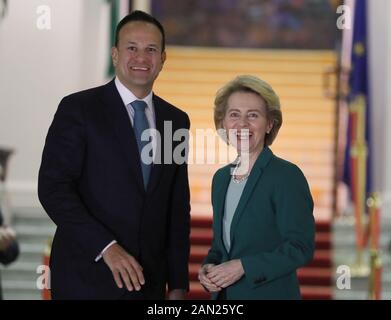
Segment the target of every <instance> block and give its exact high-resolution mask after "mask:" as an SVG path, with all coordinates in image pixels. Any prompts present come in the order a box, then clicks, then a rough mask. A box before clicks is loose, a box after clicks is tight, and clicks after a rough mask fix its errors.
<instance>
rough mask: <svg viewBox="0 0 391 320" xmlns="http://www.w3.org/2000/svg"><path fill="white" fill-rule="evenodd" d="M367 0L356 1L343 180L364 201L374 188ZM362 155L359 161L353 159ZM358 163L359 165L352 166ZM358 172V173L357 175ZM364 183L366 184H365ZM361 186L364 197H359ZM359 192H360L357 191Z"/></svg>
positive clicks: (353, 194)
mask: <svg viewBox="0 0 391 320" xmlns="http://www.w3.org/2000/svg"><path fill="white" fill-rule="evenodd" d="M366 18H367V1H366V0H356V2H355V10H354V26H353V44H352V60H351V61H352V63H351V65H352V70H351V73H350V78H349V86H350V92H349V97H348V100H349V104H350V116H349V124H348V137H347V145H346V149H345V162H344V176H343V180H344V182H345V183H346V184H347V185H348V187H349V190H350V195H351V199H352V200H353V202H357V201H364V203H365V199H366V196H367V195H368V193H369V192H370V191H371V185H372V178H371V174H370V154H371V153H370V149H371V148H370V126H369V124H370V104H369V90H368V64H367V58H368V47H367V22H366V21H367V19H366ZM354 157H356V158H357V159H360V158H361V163H360V161H358V162H357V163H356V164H355V163H354V161H352V160H351V159H352V158H354ZM352 166H355V168H352ZM354 172H358V175H357V176H355V173H354ZM362 184H364V185H362ZM359 189H362V190H365V194H362V197H363V198H364V199H355V195H356V196H357V194H359ZM355 191H356V192H355ZM359 198H361V197H359Z"/></svg>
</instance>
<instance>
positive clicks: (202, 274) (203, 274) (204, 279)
mask: <svg viewBox="0 0 391 320" xmlns="http://www.w3.org/2000/svg"><path fill="white" fill-rule="evenodd" d="M212 267H214V264H211V263H209V264H205V265H203V266H202V267H201V269H200V271H199V272H198V280H200V283H201V284H202V285H203V286H204V288H205V289H206V290H208V291H209V292H218V291H220V290H221V288H220V287H218V286H216V285H215V284H214V283H213V282H212V281H211V280H210V279H209V278H208V276H207V274H208V272H209V271H210V270H211V268H212Z"/></svg>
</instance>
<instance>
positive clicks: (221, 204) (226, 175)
mask: <svg viewBox="0 0 391 320" xmlns="http://www.w3.org/2000/svg"><path fill="white" fill-rule="evenodd" d="M231 168H232V166H227V167H226V168H224V172H223V174H222V179H221V180H220V181H218V182H217V183H216V190H215V191H214V192H213V193H214V198H215V199H214V201H215V206H216V211H215V212H216V218H217V220H216V221H218V225H217V228H218V229H217V230H216V239H219V241H220V243H221V247H222V248H223V249H224V250H225V252H226V254H228V252H227V251H226V248H225V245H224V241H223V216H224V208H225V198H226V195H227V190H228V186H229V181H230V180H231Z"/></svg>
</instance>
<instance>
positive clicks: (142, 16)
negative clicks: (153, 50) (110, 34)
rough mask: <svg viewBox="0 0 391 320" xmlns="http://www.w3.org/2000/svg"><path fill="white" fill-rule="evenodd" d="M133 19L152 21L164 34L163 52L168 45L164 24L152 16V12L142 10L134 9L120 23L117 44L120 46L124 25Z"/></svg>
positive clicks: (116, 31) (116, 36)
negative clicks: (120, 33)
mask: <svg viewBox="0 0 391 320" xmlns="http://www.w3.org/2000/svg"><path fill="white" fill-rule="evenodd" d="M133 21H143V22H147V23H151V24H153V25H155V26H156V27H157V28H158V29H159V30H160V33H161V34H162V52H163V51H164V49H165V47H166V35H165V33H164V28H163V26H162V24H161V23H160V22H159V21H158V20H157V19H156V18H154V17H152V16H151V15H150V14H148V13H146V12H144V11H140V10H135V11H132V12H131V13H129V14H128V15H127V16H126V17H124V18H123V19H122V20H121V21H120V22H119V23H118V25H117V29H116V30H115V46H116V47H118V41H119V32H120V31H121V29H122V28H123V26H125V25H126V24H127V23H129V22H133Z"/></svg>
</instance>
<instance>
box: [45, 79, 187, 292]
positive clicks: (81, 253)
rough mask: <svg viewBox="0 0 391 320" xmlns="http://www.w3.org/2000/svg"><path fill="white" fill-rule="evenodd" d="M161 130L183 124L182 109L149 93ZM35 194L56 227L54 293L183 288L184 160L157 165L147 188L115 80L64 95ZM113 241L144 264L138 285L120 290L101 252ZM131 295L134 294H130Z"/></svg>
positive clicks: (169, 148)
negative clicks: (142, 282) (140, 285)
mask: <svg viewBox="0 0 391 320" xmlns="http://www.w3.org/2000/svg"><path fill="white" fill-rule="evenodd" d="M153 103H154V107H155V116H156V129H157V130H158V131H159V132H160V134H161V137H162V161H163V160H164V156H163V155H164V151H165V152H169V153H172V152H173V150H174V149H175V147H176V146H177V145H178V144H180V143H181V141H174V142H172V140H171V142H172V143H171V142H168V141H167V140H166V139H165V138H164V134H163V128H164V121H172V126H173V132H175V130H177V129H189V126H190V121H189V118H188V116H187V114H186V113H184V112H183V111H181V110H179V109H177V108H175V107H174V106H172V105H171V104H169V103H168V102H166V101H164V100H163V99H161V98H159V97H158V96H156V95H154V96H153ZM38 195H39V199H40V201H41V203H42V205H43V207H44V209H45V210H46V212H47V213H48V215H49V216H50V218H51V219H52V220H53V221H54V223H55V224H56V225H57V229H56V234H55V236H54V240H53V246H52V252H51V259H50V267H51V288H52V297H53V298H55V299H68V298H69V299H118V298H121V297H123V296H124V295H126V294H127V295H128V297H130V298H135V299H140V298H141V299H162V298H164V294H165V289H166V285H167V284H168V287H169V289H188V258H189V247H190V245H189V233H190V195H189V183H188V175H187V164H186V163H183V164H175V163H172V164H154V165H153V167H152V170H151V176H150V180H149V184H148V188H147V190H145V188H144V185H143V179H142V172H141V166H140V158H139V153H138V149H137V142H136V139H135V136H134V132H133V128H132V125H131V122H130V119H129V116H128V114H127V111H126V108H125V106H124V104H123V101H122V99H121V97H120V95H119V93H118V91H117V89H116V87H115V84H114V81H111V82H109V83H108V84H106V85H104V86H101V87H97V88H93V89H90V90H86V91H82V92H78V93H75V94H72V95H70V96H67V97H65V98H64V99H63V100H62V101H61V103H60V105H59V107H58V110H57V112H56V114H55V116H54V119H53V122H52V124H51V126H50V128H49V132H48V135H47V138H46V143H45V147H44V151H43V156H42V163H41V168H40V172H39V182H38ZM112 240H116V241H117V242H118V243H119V244H120V245H121V246H122V247H123V248H124V249H125V250H126V251H127V252H128V253H130V254H131V255H132V256H134V257H135V259H137V261H138V262H139V263H140V264H141V266H142V267H143V273H144V277H145V280H146V284H145V285H144V286H143V289H142V291H141V292H138V293H136V292H134V293H127V292H126V288H125V286H124V288H123V289H119V288H118V287H117V286H116V284H115V281H114V279H113V275H112V273H111V271H110V269H109V268H108V266H107V265H106V264H105V262H104V261H103V259H101V260H100V261H98V262H95V258H96V257H97V256H98V255H99V253H100V252H101V251H102V250H103V248H104V247H105V246H106V245H107V244H109V243H110V242H111V241H112ZM132 295H133V296H132Z"/></svg>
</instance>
